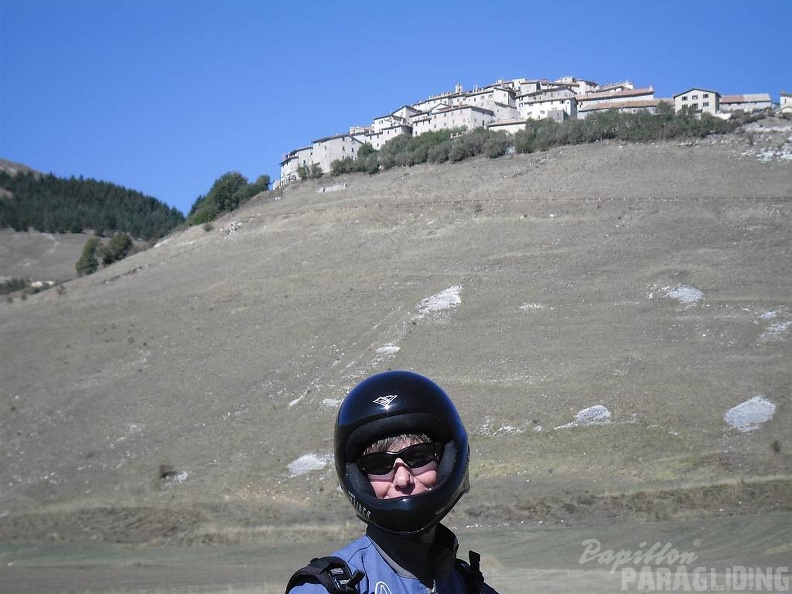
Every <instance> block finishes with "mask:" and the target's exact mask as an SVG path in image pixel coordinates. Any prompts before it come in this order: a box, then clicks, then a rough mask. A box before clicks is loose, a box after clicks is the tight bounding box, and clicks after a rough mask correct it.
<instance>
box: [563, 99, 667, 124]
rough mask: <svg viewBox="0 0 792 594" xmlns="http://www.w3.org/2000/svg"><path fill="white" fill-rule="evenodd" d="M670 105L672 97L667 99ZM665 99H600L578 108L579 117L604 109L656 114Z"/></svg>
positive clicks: (600, 111) (585, 116)
mask: <svg viewBox="0 0 792 594" xmlns="http://www.w3.org/2000/svg"><path fill="white" fill-rule="evenodd" d="M665 101H666V103H668V104H669V105H670V104H672V103H673V102H672V101H671V100H670V99H666V100H665ZM662 102H663V99H638V100H635V101H598V102H595V103H590V104H587V105H584V106H583V107H580V108H578V112H577V117H578V119H581V120H583V119H585V118H587V117H588V116H590V115H591V114H593V113H602V112H603V111H611V110H615V111H619V112H621V113H639V112H642V111H645V112H647V113H651V114H654V113H655V112H656V111H657V108H658V107H659V106H660V103H662Z"/></svg>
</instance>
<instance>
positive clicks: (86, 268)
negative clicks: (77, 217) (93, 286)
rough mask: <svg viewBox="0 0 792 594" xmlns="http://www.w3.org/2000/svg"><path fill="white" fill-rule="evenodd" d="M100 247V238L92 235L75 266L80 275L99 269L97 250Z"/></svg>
mask: <svg viewBox="0 0 792 594" xmlns="http://www.w3.org/2000/svg"><path fill="white" fill-rule="evenodd" d="M98 247H99V238H98V237H91V238H90V239H89V240H88V241H86V242H85V246H83V251H82V255H81V256H80V259H79V260H77V263H76V264H75V268H76V269H77V275H78V276H85V275H86V274H93V273H94V272H96V271H97V270H99V260H97V259H96V250H97V248H98Z"/></svg>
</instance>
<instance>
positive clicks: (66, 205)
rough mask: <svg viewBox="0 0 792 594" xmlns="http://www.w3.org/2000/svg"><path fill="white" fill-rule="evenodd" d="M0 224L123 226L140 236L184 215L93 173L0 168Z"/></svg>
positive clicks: (56, 228) (77, 228)
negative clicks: (93, 176) (1, 192)
mask: <svg viewBox="0 0 792 594" xmlns="http://www.w3.org/2000/svg"><path fill="white" fill-rule="evenodd" d="M0 188H2V189H4V190H6V191H7V192H9V193H10V195H7V196H5V197H2V198H0V227H11V228H13V229H14V230H15V231H27V230H28V229H34V230H36V231H39V232H42V233H82V232H83V231H84V230H86V229H92V230H93V231H94V234H96V235H99V236H102V235H105V234H108V235H112V234H114V233H116V232H119V231H123V232H126V233H128V234H130V235H131V236H132V237H135V238H136V239H141V240H152V239H159V238H160V237H164V236H165V235H167V233H168V232H169V231H171V230H172V229H173V228H174V227H176V226H177V225H179V224H181V223H182V222H184V215H183V214H182V213H181V212H180V211H179V210H178V209H176V208H170V207H168V206H167V205H166V204H164V203H162V202H160V201H159V200H157V199H155V198H152V197H150V196H146V195H144V194H142V193H141V192H138V191H135V190H130V189H127V188H124V187H122V186H118V185H116V184H113V183H110V182H104V181H98V180H95V179H84V178H83V177H79V178H76V177H74V176H72V177H70V178H60V177H56V176H54V175H52V174H48V175H42V174H40V173H35V172H28V173H17V174H15V175H11V174H9V173H7V172H5V171H0Z"/></svg>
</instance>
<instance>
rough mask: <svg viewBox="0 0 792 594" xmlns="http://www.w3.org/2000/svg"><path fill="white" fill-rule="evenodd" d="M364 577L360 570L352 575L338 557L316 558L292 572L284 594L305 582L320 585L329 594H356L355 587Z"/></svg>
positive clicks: (344, 562)
mask: <svg viewBox="0 0 792 594" xmlns="http://www.w3.org/2000/svg"><path fill="white" fill-rule="evenodd" d="M365 576H366V574H364V573H363V572H362V571H360V570H357V571H355V573H354V574H353V573H352V572H351V571H350V569H349V565H347V564H346V561H344V560H343V559H341V558H340V557H317V558H316V559H312V560H311V562H310V563H309V564H308V565H306V566H305V567H303V568H301V569H298V570H297V571H295V572H294V575H292V576H291V579H290V580H289V583H288V584H287V585H286V594H289V591H290V590H291V589H292V588H294V587H295V586H299V585H300V584H305V583H307V582H310V583H314V584H322V585H323V586H324V587H325V589H326V590H327V591H328V592H330V593H331V594H358V590H357V585H358V583H359V582H360V580H362V579H363V578H364V577H365Z"/></svg>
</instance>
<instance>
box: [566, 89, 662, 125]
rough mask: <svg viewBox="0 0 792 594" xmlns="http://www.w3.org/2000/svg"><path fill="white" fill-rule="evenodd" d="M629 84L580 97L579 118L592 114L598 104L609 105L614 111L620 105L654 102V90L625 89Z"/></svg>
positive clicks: (578, 97) (578, 101)
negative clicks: (581, 114) (581, 115)
mask: <svg viewBox="0 0 792 594" xmlns="http://www.w3.org/2000/svg"><path fill="white" fill-rule="evenodd" d="M627 84H628V83H620V84H618V85H611V88H609V89H608V90H605V91H603V90H597V91H595V92H593V93H588V94H586V95H578V96H577V97H576V99H577V110H578V117H580V113H581V112H583V113H584V114H585V113H591V111H592V110H593V109H595V106H596V105H598V104H607V105H608V106H609V107H608V109H614V106H618V104H619V103H629V102H633V101H653V100H654V89H653V88H652V87H646V88H642V89H633V88H625V85H627Z"/></svg>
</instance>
